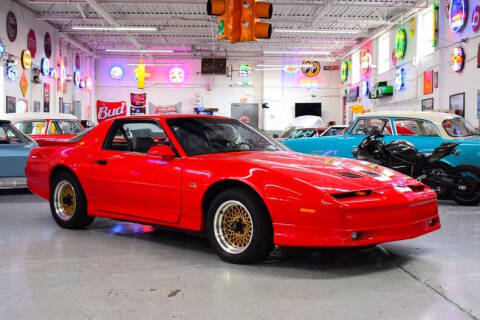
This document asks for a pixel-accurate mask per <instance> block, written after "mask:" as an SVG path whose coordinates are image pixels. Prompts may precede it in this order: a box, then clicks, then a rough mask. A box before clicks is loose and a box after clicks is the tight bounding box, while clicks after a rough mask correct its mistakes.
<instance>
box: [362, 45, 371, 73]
mask: <svg viewBox="0 0 480 320" xmlns="http://www.w3.org/2000/svg"><path fill="white" fill-rule="evenodd" d="M360 66H361V69H362V73H363V74H366V73H367V72H368V71H370V68H371V66H372V55H371V53H370V51H369V50H368V49H363V50H362V51H361V52H360Z"/></svg>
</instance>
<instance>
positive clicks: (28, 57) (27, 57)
mask: <svg viewBox="0 0 480 320" xmlns="http://www.w3.org/2000/svg"><path fill="white" fill-rule="evenodd" d="M22 67H23V69H27V70H28V69H30V68H31V67H32V54H31V53H30V51H28V50H23V51H22Z"/></svg>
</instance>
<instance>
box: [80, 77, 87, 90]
mask: <svg viewBox="0 0 480 320" xmlns="http://www.w3.org/2000/svg"><path fill="white" fill-rule="evenodd" d="M85 85H86V81H85V79H82V80H80V84H79V85H78V87H79V88H80V89H83V88H85Z"/></svg>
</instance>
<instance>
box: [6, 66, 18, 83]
mask: <svg viewBox="0 0 480 320" xmlns="http://www.w3.org/2000/svg"><path fill="white" fill-rule="evenodd" d="M17 78H18V70H17V63H16V61H8V62H7V79H8V80H11V81H15V80H17Z"/></svg>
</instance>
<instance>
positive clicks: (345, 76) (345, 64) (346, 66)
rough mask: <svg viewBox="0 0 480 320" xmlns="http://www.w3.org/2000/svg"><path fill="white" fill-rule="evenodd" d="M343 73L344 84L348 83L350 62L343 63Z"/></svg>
mask: <svg viewBox="0 0 480 320" xmlns="http://www.w3.org/2000/svg"><path fill="white" fill-rule="evenodd" d="M341 70H342V71H341V72H342V74H341V75H342V77H341V80H342V83H344V82H346V81H347V79H348V62H347V61H346V60H344V61H342V67H341Z"/></svg>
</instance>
